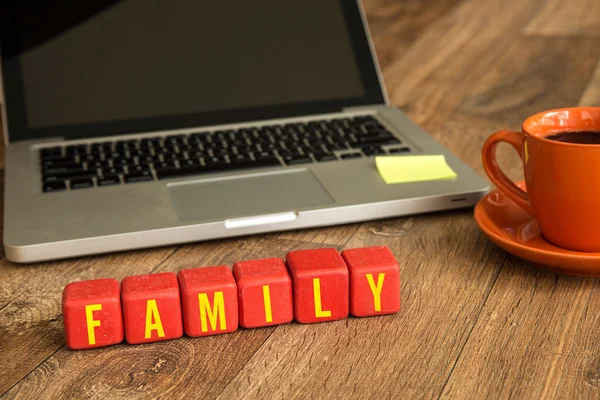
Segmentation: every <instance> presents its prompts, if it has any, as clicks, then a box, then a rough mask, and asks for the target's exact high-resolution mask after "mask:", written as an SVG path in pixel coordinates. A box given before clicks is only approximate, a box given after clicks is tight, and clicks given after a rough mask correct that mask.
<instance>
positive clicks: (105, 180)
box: [98, 174, 121, 186]
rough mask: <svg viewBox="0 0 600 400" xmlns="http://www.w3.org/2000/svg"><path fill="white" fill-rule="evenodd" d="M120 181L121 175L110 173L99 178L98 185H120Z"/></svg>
mask: <svg viewBox="0 0 600 400" xmlns="http://www.w3.org/2000/svg"><path fill="white" fill-rule="evenodd" d="M120 183H121V179H120V178H119V175H116V174H108V175H104V176H103V177H101V178H98V186H111V185H118V184H120Z"/></svg>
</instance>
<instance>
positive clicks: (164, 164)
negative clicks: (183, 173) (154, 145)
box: [154, 161, 177, 171]
mask: <svg viewBox="0 0 600 400" xmlns="http://www.w3.org/2000/svg"><path fill="white" fill-rule="evenodd" d="M176 167H177V165H176V164H175V161H164V162H157V163H154V169H155V170H157V171H158V170H159V169H165V168H176Z"/></svg>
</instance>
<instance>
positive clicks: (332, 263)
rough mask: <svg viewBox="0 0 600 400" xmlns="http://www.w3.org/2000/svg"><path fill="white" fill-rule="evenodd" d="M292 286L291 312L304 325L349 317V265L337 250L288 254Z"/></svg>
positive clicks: (301, 251)
mask: <svg viewBox="0 0 600 400" xmlns="http://www.w3.org/2000/svg"><path fill="white" fill-rule="evenodd" d="M286 260H287V265H288V269H289V271H290V275H291V276H292V282H293V286H294V315H295V318H296V321H298V322H300V323H304V324H309V323H315V322H324V321H334V320H338V319H343V318H346V317H347V316H348V291H349V289H348V268H347V267H346V264H344V260H343V259H342V257H341V256H340V253H339V252H338V251H337V250H336V249H331V248H329V249H317V250H298V251H292V252H290V253H288V255H287V257H286Z"/></svg>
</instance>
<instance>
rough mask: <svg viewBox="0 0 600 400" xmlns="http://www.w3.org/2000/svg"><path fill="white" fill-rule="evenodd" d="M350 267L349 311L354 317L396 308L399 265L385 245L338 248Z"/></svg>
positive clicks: (397, 303)
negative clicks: (341, 249)
mask: <svg viewBox="0 0 600 400" xmlns="http://www.w3.org/2000/svg"><path fill="white" fill-rule="evenodd" d="M342 257H343V258H344V261H346V265H347V266H348V270H349V271H350V313H351V314H352V315H354V316H355V317H368V316H371V315H380V314H393V313H396V312H398V311H399V310H400V267H399V266H398V262H397V261H396V258H395V257H394V254H392V251H391V250H390V249H389V248H387V247H385V246H377V247H366V248H362V249H350V250H344V251H343V252H342Z"/></svg>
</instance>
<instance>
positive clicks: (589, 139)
mask: <svg viewBox="0 0 600 400" xmlns="http://www.w3.org/2000/svg"><path fill="white" fill-rule="evenodd" d="M546 139H550V140H556V141H557V142H565V143H579V144H600V131H574V132H573V131H571V132H560V133H554V134H552V135H548V136H546Z"/></svg>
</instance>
